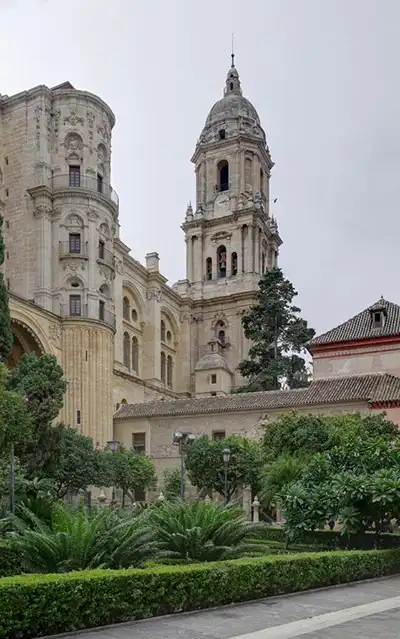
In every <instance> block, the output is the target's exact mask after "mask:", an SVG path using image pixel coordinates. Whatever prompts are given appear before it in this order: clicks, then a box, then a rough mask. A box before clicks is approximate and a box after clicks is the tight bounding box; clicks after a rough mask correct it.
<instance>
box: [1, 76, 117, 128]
mask: <svg viewBox="0 0 400 639" xmlns="http://www.w3.org/2000/svg"><path fill="white" fill-rule="evenodd" d="M41 96H44V97H46V98H47V99H48V100H49V102H52V101H54V100H57V99H58V98H73V99H74V100H76V99H78V100H79V98H82V99H83V100H88V101H91V102H92V103H94V104H96V105H97V106H98V107H100V108H101V109H103V110H104V111H106V113H107V115H108V117H109V119H110V124H111V128H113V127H114V125H115V115H114V113H113V111H112V110H111V108H110V107H109V106H108V104H107V103H106V102H104V100H102V99H101V98H99V96H98V95H95V94H94V93H90V92H89V91H80V90H79V89H61V88H59V89H55V90H52V89H50V88H49V87H47V86H46V85H44V84H39V85H38V86H36V87H33V88H32V89H28V90H27V91H21V92H20V93H16V94H15V95H11V96H2V97H1V98H0V106H1V107H3V108H4V109H7V108H8V107H11V108H13V107H15V106H16V105H17V104H20V103H21V102H23V103H24V102H28V101H30V100H34V99H35V98H38V97H41ZM86 106H87V104H86Z"/></svg>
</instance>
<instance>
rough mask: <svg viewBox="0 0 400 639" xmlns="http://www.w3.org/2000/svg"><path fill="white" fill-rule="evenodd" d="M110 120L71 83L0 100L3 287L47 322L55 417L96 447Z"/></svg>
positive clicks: (108, 329) (103, 396) (103, 416)
mask: <svg viewBox="0 0 400 639" xmlns="http://www.w3.org/2000/svg"><path fill="white" fill-rule="evenodd" d="M114 123H115V118H114V115H113V113H112V111H111V109H110V108H109V107H108V106H107V104H105V102H103V101H102V100H101V99H100V98H99V97H97V96H95V95H93V94H91V93H88V92H86V91H78V90H76V89H75V88H74V87H73V86H72V85H71V84H70V83H69V82H65V83H64V84H61V85H59V86H57V87H53V88H52V89H50V88H48V87H45V86H38V87H36V88H34V89H31V90H29V91H24V92H22V93H19V94H17V95H14V96H11V97H8V96H0V200H2V201H3V203H4V206H3V208H4V213H3V214H4V219H5V225H4V235H5V244H6V248H7V255H6V262H5V265H4V266H5V269H4V270H5V277H6V281H7V285H8V288H9V290H10V293H11V294H12V295H13V296H14V298H15V296H18V297H19V298H20V299H21V300H25V301H26V304H27V305H29V304H31V305H32V304H33V305H34V307H36V308H40V309H43V311H45V314H44V315H43V317H46V318H48V321H49V322H50V321H51V322H52V323H51V327H52V328H51V341H52V342H53V343H54V344H55V347H54V349H55V350H56V352H57V356H58V358H59V360H60V363H61V365H62V366H63V369H64V373H65V377H66V379H67V380H68V392H67V394H66V400H65V407H64V413H63V415H62V418H63V419H64V420H65V421H66V423H67V424H69V425H71V426H76V427H77V428H79V429H80V430H81V431H82V432H84V433H85V434H87V435H90V436H91V437H93V440H94V442H95V443H96V442H99V443H100V444H104V442H105V441H106V440H107V438H110V437H111V435H112V414H113V404H112V371H113V362H114V333H115V315H114V313H115V310H114V284H113V282H114V270H115V260H114V249H113V240H114V237H115V236H116V235H117V233H118V199H117V196H116V194H115V193H114V191H113V190H112V188H111V186H110V157H111V130H112V128H113V126H114ZM29 312H31V311H29ZM42 314H43V313H42ZM31 315H32V313H31ZM28 328H29V330H30V331H31V333H32V334H33V332H34V331H32V329H31V327H29V326H28ZM13 329H15V330H14V335H16V334H17V331H16V327H13ZM23 339H24V337H23V336H22V337H21V340H22V341H23ZM37 341H40V340H37ZM25 350H28V349H25ZM45 350H46V351H47V352H48V350H49V349H45V348H44V347H43V345H41V348H39V352H43V351H45Z"/></svg>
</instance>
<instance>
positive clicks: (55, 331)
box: [49, 324, 62, 342]
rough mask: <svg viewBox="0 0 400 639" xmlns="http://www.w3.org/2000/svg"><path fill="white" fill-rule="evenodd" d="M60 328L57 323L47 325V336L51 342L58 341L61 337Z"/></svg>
mask: <svg viewBox="0 0 400 639" xmlns="http://www.w3.org/2000/svg"><path fill="white" fill-rule="evenodd" d="M61 332H62V329H61V327H60V326H57V324H50V326H49V336H50V339H51V341H52V342H59V341H60V338H61Z"/></svg>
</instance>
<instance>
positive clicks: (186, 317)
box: [179, 311, 192, 324]
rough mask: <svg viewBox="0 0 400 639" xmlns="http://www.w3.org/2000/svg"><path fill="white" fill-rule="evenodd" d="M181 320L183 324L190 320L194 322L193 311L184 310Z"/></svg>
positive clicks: (180, 316)
mask: <svg viewBox="0 0 400 639" xmlns="http://www.w3.org/2000/svg"><path fill="white" fill-rule="evenodd" d="M179 321H180V323H181V324H183V323H184V322H189V324H191V323H192V315H191V313H189V312H188V311H184V312H182V313H181V314H180V315H179Z"/></svg>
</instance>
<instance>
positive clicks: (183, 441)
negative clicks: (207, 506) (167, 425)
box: [172, 432, 196, 501]
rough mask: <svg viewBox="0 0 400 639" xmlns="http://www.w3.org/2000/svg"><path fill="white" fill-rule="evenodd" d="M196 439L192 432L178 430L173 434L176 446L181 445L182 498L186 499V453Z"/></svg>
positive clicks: (173, 441)
mask: <svg viewBox="0 0 400 639" xmlns="http://www.w3.org/2000/svg"><path fill="white" fill-rule="evenodd" d="M195 439H196V436H195V435H192V433H180V432H176V433H174V434H173V435H172V443H173V445H174V446H178V447H179V455H180V458H181V499H182V501H184V499H185V453H186V452H187V450H188V448H189V446H190V444H192V443H193V442H194V440H195Z"/></svg>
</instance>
